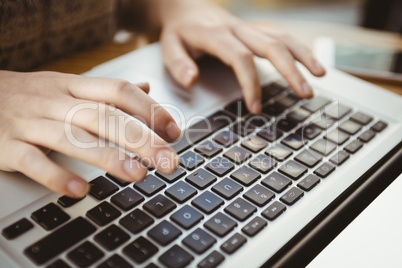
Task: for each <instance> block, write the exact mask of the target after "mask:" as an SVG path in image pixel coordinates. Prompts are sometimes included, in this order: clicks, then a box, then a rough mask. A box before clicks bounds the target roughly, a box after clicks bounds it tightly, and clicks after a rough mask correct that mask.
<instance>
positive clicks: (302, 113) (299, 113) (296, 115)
mask: <svg viewBox="0 0 402 268" xmlns="http://www.w3.org/2000/svg"><path fill="white" fill-rule="evenodd" d="M309 116H310V113H309V112H308V111H306V110H304V109H301V108H297V109H295V110H293V111H292V112H290V113H288V114H287V115H286V117H287V118H289V119H290V120H293V121H295V122H298V123H301V122H303V121H304V120H306V119H307V118H308V117H309Z"/></svg>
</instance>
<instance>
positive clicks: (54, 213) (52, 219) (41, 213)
mask: <svg viewBox="0 0 402 268" xmlns="http://www.w3.org/2000/svg"><path fill="white" fill-rule="evenodd" d="M31 218H32V219H33V220H34V221H36V222H37V223H38V224H39V225H40V226H42V227H43V229H45V230H48V231H50V230H53V229H54V228H56V227H58V226H60V225H62V224H63V223H65V222H66V221H68V220H69V219H70V216H68V215H67V213H65V212H64V211H63V210H61V208H59V207H58V206H56V205H55V204H53V203H49V204H47V205H46V206H44V207H42V208H40V209H38V210H37V211H34V212H32V214H31Z"/></svg>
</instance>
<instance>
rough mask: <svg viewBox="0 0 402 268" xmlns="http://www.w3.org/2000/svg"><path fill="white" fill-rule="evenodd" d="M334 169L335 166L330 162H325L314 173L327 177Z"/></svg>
mask: <svg viewBox="0 0 402 268" xmlns="http://www.w3.org/2000/svg"><path fill="white" fill-rule="evenodd" d="M334 170H335V166H333V165H331V164H330V163H323V164H322V165H321V166H319V167H318V168H317V169H316V170H314V174H316V175H317V176H319V177H321V178H326V177H328V175H329V174H331V173H332V171H334Z"/></svg>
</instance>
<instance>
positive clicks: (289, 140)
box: [281, 133, 306, 151]
mask: <svg viewBox="0 0 402 268" xmlns="http://www.w3.org/2000/svg"><path fill="white" fill-rule="evenodd" d="M281 143H282V144H285V145H286V146H288V147H290V148H292V149H293V150H295V151H297V150H299V149H300V148H302V147H303V146H304V144H306V142H305V141H304V140H303V138H302V136H300V135H299V134H296V133H291V134H289V135H288V136H286V137H285V138H283V139H282V141H281Z"/></svg>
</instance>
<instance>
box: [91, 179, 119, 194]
mask: <svg viewBox="0 0 402 268" xmlns="http://www.w3.org/2000/svg"><path fill="white" fill-rule="evenodd" d="M89 184H90V185H91V188H90V189H89V194H90V195H92V196H93V197H95V198H96V199H98V200H103V199H105V198H106V197H108V196H111V195H112V194H114V193H115V192H117V191H118V190H119V187H117V186H116V185H115V184H114V183H113V182H111V181H109V180H108V179H106V178H105V177H103V176H99V177H97V178H96V179H94V180H92V181H90V182H89Z"/></svg>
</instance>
